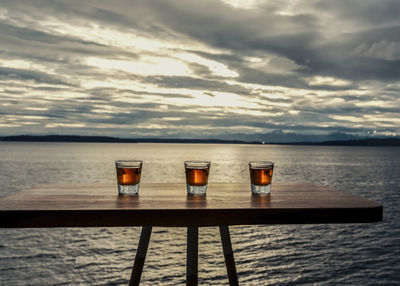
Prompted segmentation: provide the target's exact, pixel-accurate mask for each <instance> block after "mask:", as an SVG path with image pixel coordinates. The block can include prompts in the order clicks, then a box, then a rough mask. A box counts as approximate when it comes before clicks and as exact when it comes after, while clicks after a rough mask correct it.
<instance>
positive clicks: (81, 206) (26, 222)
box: [0, 183, 383, 227]
mask: <svg viewBox="0 0 400 286" xmlns="http://www.w3.org/2000/svg"><path fill="white" fill-rule="evenodd" d="M382 215H383V207H382V205H380V204H379V203H377V202H374V201H371V200H367V199H365V198H362V197H359V196H355V195H351V194H349V193H347V192H346V193H345V192H341V191H337V190H333V189H330V188H327V187H325V186H321V185H315V184H310V183H273V185H272V191H271V194H270V195H267V196H254V195H252V194H251V192H250V186H249V185H248V184H209V186H208V190H207V195H206V196H188V195H187V194H186V185H185V184H143V185H141V186H140V190H139V195H138V196H126V195H125V196H119V195H118V193H117V187H116V185H113V184H77V185H67V184H63V185H42V186H37V187H35V188H32V189H27V190H23V191H20V192H17V193H14V194H12V195H10V196H8V197H5V198H2V199H0V227H117V226H169V227H186V226H218V225H250V224H310V223H366V222H377V221H380V220H382Z"/></svg>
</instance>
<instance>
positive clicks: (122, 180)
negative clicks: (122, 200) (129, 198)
mask: <svg viewBox="0 0 400 286" xmlns="http://www.w3.org/2000/svg"><path fill="white" fill-rule="evenodd" d="M142 164H143V161H140V160H117V161H115V167H116V169H117V182H118V193H119V194H120V195H137V194H138V193H139V186H140V175H141V173H142Z"/></svg>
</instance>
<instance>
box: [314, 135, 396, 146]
mask: <svg viewBox="0 0 400 286" xmlns="http://www.w3.org/2000/svg"><path fill="white" fill-rule="evenodd" d="M318 145H329V146H400V139H399V138H397V137H393V138H368V139H360V140H346V141H325V142H320V143H318Z"/></svg>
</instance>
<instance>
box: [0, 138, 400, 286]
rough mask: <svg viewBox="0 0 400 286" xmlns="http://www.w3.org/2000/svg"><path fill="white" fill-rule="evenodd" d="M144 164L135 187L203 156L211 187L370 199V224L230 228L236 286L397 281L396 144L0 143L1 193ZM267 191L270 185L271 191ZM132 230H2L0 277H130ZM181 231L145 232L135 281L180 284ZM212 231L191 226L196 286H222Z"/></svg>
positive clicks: (399, 152)
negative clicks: (307, 188) (260, 176)
mask: <svg viewBox="0 0 400 286" xmlns="http://www.w3.org/2000/svg"><path fill="white" fill-rule="evenodd" d="M127 158H132V159H141V160H143V161H144V167H143V173H142V183H146V182H147V183H150V182H184V180H185V179H184V169H183V161H184V160H190V159H203V160H204V159H206V160H210V161H211V162H212V165H211V173H210V178H209V183H210V184H212V183H213V182H248V181H249V174H248V169H247V168H248V167H247V164H248V161H249V160H260V159H265V160H270V161H274V162H275V170H274V177H273V183H274V182H278V181H279V182H313V183H317V184H323V185H325V186H328V187H331V188H336V189H339V190H341V191H345V192H350V193H353V194H357V195H361V196H364V197H366V198H369V199H373V200H376V201H378V202H380V203H382V204H383V206H384V220H383V221H382V222H379V223H369V224H329V225H328V224H317V225H282V226H279V225H275V226H234V227H231V228H230V230H231V238H232V244H233V249H234V254H235V259H236V267H237V271H238V277H239V282H240V283H241V285H400V207H399V203H400V148H398V147H326V146H321V147H317V146H284V145H271V146H270V145H225V144H224V145H222V144H221V145H212V144H122V143H119V144H118V143H117V144H115V143H13V142H0V197H3V196H6V195H7V194H11V193H13V192H17V191H18V190H21V189H24V188H29V187H32V186H35V185H38V184H47V183H80V182H108V183H110V182H115V180H116V178H115V169H114V168H115V166H114V161H115V160H116V159H127ZM272 190H273V187H272ZM139 235H140V228H138V227H131V228H128V227H124V228H89V229H82V228H57V229H0V285H127V284H128V280H129V277H130V272H131V267H132V264H133V260H134V257H135V251H136V248H137V243H138V239H139ZM185 263H186V229H185V228H158V227H157V228H153V234H152V237H151V241H150V246H149V251H148V254H147V258H146V263H145V267H144V271H143V275H142V285H184V283H185V271H186V268H185ZM227 284H228V280H227V276H226V270H225V265H224V259H223V254H222V247H221V243H220V238H219V231H218V229H217V228H213V227H207V228H200V229H199V285H227Z"/></svg>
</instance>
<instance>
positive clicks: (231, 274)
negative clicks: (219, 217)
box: [219, 225, 239, 286]
mask: <svg viewBox="0 0 400 286" xmlns="http://www.w3.org/2000/svg"><path fill="white" fill-rule="evenodd" d="M219 233H220V234H221V242H222V249H223V251H224V256H225V265H226V271H227V273H228V279H229V285H230V286H233V285H239V281H238V278H237V273H236V266H235V258H234V257H233V250H232V243H231V236H230V234H229V227H228V226H225V225H221V226H220V227H219Z"/></svg>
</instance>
